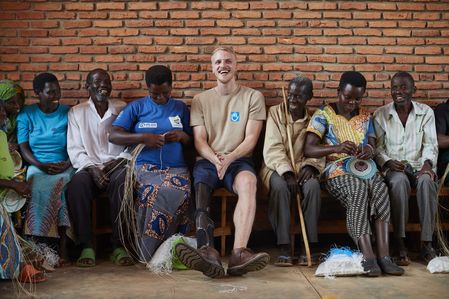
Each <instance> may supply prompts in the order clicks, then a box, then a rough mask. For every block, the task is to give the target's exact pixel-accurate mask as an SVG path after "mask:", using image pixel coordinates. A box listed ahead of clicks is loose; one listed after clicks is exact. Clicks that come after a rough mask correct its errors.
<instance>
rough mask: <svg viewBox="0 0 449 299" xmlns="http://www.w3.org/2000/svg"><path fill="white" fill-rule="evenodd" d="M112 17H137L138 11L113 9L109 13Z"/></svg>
mask: <svg viewBox="0 0 449 299" xmlns="http://www.w3.org/2000/svg"><path fill="white" fill-rule="evenodd" d="M109 18H110V19H137V12H135V11H126V12H122V11H120V12H119V11H113V12H110V13H109Z"/></svg>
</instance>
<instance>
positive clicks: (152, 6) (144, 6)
mask: <svg viewBox="0 0 449 299" xmlns="http://www.w3.org/2000/svg"><path fill="white" fill-rule="evenodd" d="M128 9H129V10H156V9H157V2H156V1H155V2H146V3H132V2H130V3H128Z"/></svg>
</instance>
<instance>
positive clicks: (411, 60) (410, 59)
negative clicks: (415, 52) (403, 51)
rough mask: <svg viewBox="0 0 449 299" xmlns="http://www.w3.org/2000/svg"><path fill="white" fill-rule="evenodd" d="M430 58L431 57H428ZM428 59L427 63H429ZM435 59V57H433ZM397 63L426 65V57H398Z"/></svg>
mask: <svg viewBox="0 0 449 299" xmlns="http://www.w3.org/2000/svg"><path fill="white" fill-rule="evenodd" d="M427 58H429V57H427ZM427 58H426V62H427V63H428V61H427ZM432 58H434V57H432ZM395 61H396V63H408V64H418V63H424V57H421V56H405V55H401V56H397V57H396V58H395Z"/></svg>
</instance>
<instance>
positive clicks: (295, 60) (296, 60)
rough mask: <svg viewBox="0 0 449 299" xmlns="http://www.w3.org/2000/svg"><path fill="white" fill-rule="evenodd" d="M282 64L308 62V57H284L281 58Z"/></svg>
mask: <svg viewBox="0 0 449 299" xmlns="http://www.w3.org/2000/svg"><path fill="white" fill-rule="evenodd" d="M279 61H280V62H288V63H299V62H306V61H307V57H306V56H302V55H285V56H284V55H282V56H279Z"/></svg>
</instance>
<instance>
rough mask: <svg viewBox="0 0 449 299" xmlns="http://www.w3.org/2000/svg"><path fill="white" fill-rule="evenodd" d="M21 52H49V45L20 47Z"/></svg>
mask: <svg viewBox="0 0 449 299" xmlns="http://www.w3.org/2000/svg"><path fill="white" fill-rule="evenodd" d="M13 50H16V51H17V49H13ZM16 53H17V52H16ZM20 53H22V54H46V53H48V48H47V47H24V48H21V49H20Z"/></svg>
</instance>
